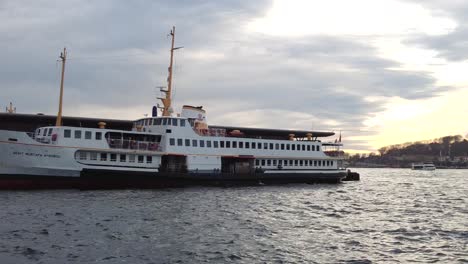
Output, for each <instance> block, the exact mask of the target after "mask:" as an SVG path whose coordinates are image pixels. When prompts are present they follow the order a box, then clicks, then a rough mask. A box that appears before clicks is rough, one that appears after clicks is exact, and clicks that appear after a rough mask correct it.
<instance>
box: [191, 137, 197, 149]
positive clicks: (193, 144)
mask: <svg viewBox="0 0 468 264" xmlns="http://www.w3.org/2000/svg"><path fill="white" fill-rule="evenodd" d="M197 145H198V140H196V139H192V147H196V146H197Z"/></svg>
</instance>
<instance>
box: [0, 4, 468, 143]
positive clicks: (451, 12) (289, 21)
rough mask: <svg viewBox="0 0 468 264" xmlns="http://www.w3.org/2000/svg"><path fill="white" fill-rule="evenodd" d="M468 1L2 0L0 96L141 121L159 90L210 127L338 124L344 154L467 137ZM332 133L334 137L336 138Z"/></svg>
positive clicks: (39, 108) (44, 107)
mask: <svg viewBox="0 0 468 264" xmlns="http://www.w3.org/2000/svg"><path fill="white" fill-rule="evenodd" d="M467 11H468V2H467V1H461V0H425V1H416V0H379V1H375V0H354V1H338V0H327V1H319V0H258V1H232V0H217V1H203V0H191V1H188V0H174V1H150V0H135V1H125V0H102V1H91V0H68V1H59V0H22V1H17V0H0V21H1V23H0V36H1V41H0V58H1V60H0V90H1V93H0V104H3V105H4V106H6V105H8V104H9V102H13V104H14V106H15V107H16V108H17V112H18V113H44V114H56V113H57V109H58V96H59V84H60V63H59V62H58V57H59V55H60V52H61V50H63V48H64V47H66V48H67V50H68V60H67V64H66V73H65V92H64V108H63V113H64V115H67V116H84V117H103V118H115V119H137V118H141V117H143V116H144V115H145V114H150V113H151V108H152V106H153V105H155V104H156V103H158V102H157V99H156V98H157V97H158V96H161V95H160V93H159V92H158V88H157V87H159V86H165V85H166V78H167V67H168V64H169V49H170V38H169V37H168V33H169V31H170V29H171V28H172V26H176V46H183V49H179V50H177V51H176V54H175V66H174V95H173V97H174V102H173V105H174V110H175V112H179V111H180V109H181V107H182V105H184V104H188V105H195V106H200V105H202V106H203V107H204V109H206V111H207V118H208V122H209V124H213V125H227V126H248V127H265V128H279V129H306V130H332V131H335V132H336V133H337V135H338V134H339V133H340V131H341V133H342V139H343V142H344V144H345V149H346V150H348V151H350V152H370V151H376V150H377V149H378V148H380V147H383V146H387V145H391V144H398V143H405V142H411V141H418V140H427V139H432V138H438V137H442V136H446V135H455V134H461V135H467V134H468V122H466V116H467V114H468V103H467V100H468V89H467V87H468V61H467V59H468V26H467V25H468V23H467V22H468V12H467ZM330 140H334V138H331V139H330Z"/></svg>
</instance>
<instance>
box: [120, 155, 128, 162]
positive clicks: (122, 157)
mask: <svg viewBox="0 0 468 264" xmlns="http://www.w3.org/2000/svg"><path fill="white" fill-rule="evenodd" d="M126 161H127V156H126V155H125V154H120V162H126Z"/></svg>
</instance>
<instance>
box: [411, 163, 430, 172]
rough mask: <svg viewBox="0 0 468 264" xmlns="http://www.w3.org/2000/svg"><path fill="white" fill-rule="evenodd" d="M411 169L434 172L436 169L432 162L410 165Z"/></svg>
mask: <svg viewBox="0 0 468 264" xmlns="http://www.w3.org/2000/svg"><path fill="white" fill-rule="evenodd" d="M411 169H412V170H429V171H432V170H435V169H436V167H435V166H434V164H433V163H432V162H424V163H412V164H411Z"/></svg>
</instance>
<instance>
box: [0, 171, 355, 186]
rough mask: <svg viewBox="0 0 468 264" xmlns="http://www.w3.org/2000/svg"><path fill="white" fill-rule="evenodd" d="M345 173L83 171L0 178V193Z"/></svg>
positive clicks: (274, 180)
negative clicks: (74, 175)
mask: <svg viewBox="0 0 468 264" xmlns="http://www.w3.org/2000/svg"><path fill="white" fill-rule="evenodd" d="M345 176H346V172H337V173H332V174H330V173H327V174H323V173H304V174H296V173H281V174H279V173H278V174H275V173H268V174H267V173H252V174H229V173H162V172H161V173H158V174H154V173H149V172H148V173H145V172H131V173H129V172H119V171H112V170H84V171H83V172H82V173H81V176H80V177H51V176H34V175H0V190H21V189H125V188H142V189H148V188H168V187H186V186H197V185H198V186H235V185H263V184H266V185H272V184H287V183H339V182H341V180H342V179H343V178H344V177H345Z"/></svg>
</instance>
